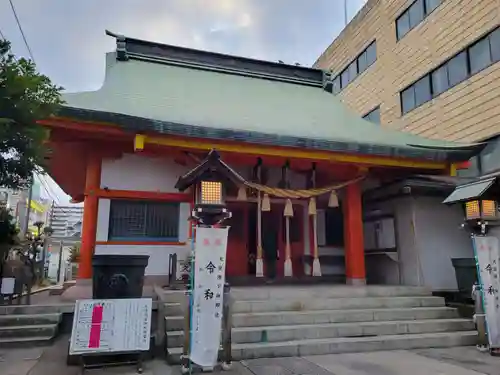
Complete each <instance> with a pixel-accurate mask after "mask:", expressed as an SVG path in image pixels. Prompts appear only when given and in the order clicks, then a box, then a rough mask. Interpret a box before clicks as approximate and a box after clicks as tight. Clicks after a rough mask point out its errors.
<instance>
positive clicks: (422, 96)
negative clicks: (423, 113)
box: [413, 75, 432, 107]
mask: <svg viewBox="0 0 500 375" xmlns="http://www.w3.org/2000/svg"><path fill="white" fill-rule="evenodd" d="M413 87H414V89H415V105H416V106H417V107H418V106H420V105H422V104H424V103H425V102H428V101H429V100H431V99H432V93H431V78H430V76H428V75H427V76H424V77H422V78H420V79H419V80H418V81H417V82H415V84H414V85H413Z"/></svg>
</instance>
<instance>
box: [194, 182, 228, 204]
mask: <svg viewBox="0 0 500 375" xmlns="http://www.w3.org/2000/svg"><path fill="white" fill-rule="evenodd" d="M222 188H223V185H222V182H221V181H201V182H200V184H199V191H198V197H197V202H196V203H197V204H202V205H218V206H223V205H224V194H223V190H222Z"/></svg>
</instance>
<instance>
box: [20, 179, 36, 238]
mask: <svg viewBox="0 0 500 375" xmlns="http://www.w3.org/2000/svg"><path fill="white" fill-rule="evenodd" d="M33 183H34V181H32V182H31V184H30V189H29V192H28V203H27V204H26V217H25V218H24V223H23V227H22V230H21V234H22V236H23V238H25V237H26V234H27V233H28V228H29V225H30V213H31V201H32V199H33Z"/></svg>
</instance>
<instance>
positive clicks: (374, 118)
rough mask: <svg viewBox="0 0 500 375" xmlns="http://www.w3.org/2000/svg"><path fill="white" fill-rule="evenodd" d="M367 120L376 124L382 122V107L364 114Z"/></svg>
mask: <svg viewBox="0 0 500 375" xmlns="http://www.w3.org/2000/svg"><path fill="white" fill-rule="evenodd" d="M363 118H364V119H365V120H368V121H371V122H374V123H375V124H380V107H377V108H374V109H372V110H371V111H370V112H368V113H367V114H366V115H364V116H363Z"/></svg>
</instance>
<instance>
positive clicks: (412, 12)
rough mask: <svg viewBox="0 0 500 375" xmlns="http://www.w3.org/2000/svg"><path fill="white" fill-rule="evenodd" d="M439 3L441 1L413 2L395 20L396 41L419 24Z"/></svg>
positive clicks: (423, 0)
mask: <svg viewBox="0 0 500 375" xmlns="http://www.w3.org/2000/svg"><path fill="white" fill-rule="evenodd" d="M440 3H441V0H415V1H414V2H413V3H412V4H411V5H410V6H409V7H408V8H407V9H406V10H405V11H404V12H403V13H401V15H400V16H399V17H398V18H397V19H396V36H397V39H398V40H400V39H401V38H402V37H404V36H405V35H406V34H408V32H409V31H410V30H411V29H413V28H414V27H416V26H417V25H418V24H420V23H421V22H422V21H423V20H424V19H425V17H427V16H428V15H429V14H430V13H431V12H432V11H433V10H434V9H436V8H437V7H438V6H439V4H440Z"/></svg>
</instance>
